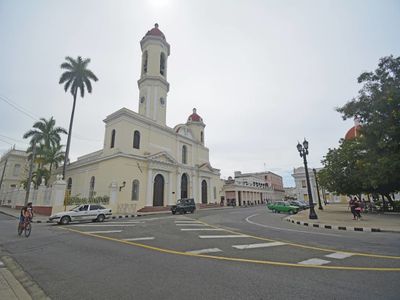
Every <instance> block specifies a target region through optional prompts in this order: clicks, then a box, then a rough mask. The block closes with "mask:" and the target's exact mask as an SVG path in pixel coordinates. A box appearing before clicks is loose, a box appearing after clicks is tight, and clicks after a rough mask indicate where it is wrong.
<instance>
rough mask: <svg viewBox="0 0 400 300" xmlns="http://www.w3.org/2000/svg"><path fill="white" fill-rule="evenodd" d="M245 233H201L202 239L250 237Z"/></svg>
mask: <svg viewBox="0 0 400 300" xmlns="http://www.w3.org/2000/svg"><path fill="white" fill-rule="evenodd" d="M248 237H249V236H248V235H245V234H232V235H199V238H201V239H229V238H248Z"/></svg>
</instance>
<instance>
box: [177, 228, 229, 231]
mask: <svg viewBox="0 0 400 300" xmlns="http://www.w3.org/2000/svg"><path fill="white" fill-rule="evenodd" d="M224 230H225V229H220V228H181V231H224Z"/></svg>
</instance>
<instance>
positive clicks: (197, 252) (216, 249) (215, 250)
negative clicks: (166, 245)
mask: <svg viewBox="0 0 400 300" xmlns="http://www.w3.org/2000/svg"><path fill="white" fill-rule="evenodd" d="M215 252H222V250H221V249H218V248H210V249H202V250H194V251H186V253H192V254H204V253H215Z"/></svg>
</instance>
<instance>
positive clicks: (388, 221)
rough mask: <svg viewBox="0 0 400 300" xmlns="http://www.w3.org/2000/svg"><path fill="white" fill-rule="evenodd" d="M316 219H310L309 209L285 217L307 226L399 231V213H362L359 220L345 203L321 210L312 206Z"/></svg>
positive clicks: (351, 229) (327, 206)
mask: <svg viewBox="0 0 400 300" xmlns="http://www.w3.org/2000/svg"><path fill="white" fill-rule="evenodd" d="M314 209H315V212H316V214H317V215H318V219H317V220H310V219H309V217H308V215H309V210H308V209H306V210H304V211H301V212H299V213H298V214H296V215H293V216H289V217H287V218H286V220H287V221H289V222H291V223H294V224H298V225H303V226H309V227H317V228H325V229H336V230H347V231H369V232H398V233H400V213H384V214H382V213H362V218H361V220H353V215H352V214H351V212H350V210H349V209H348V206H347V204H328V205H326V206H324V209H323V210H319V209H318V205H317V206H315V207H314Z"/></svg>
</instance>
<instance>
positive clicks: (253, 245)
mask: <svg viewBox="0 0 400 300" xmlns="http://www.w3.org/2000/svg"><path fill="white" fill-rule="evenodd" d="M282 245H286V244H285V243H281V242H272V243H261V244H248V245H233V246H232V247H233V248H236V249H239V250H245V249H255V248H265V247H274V246H282Z"/></svg>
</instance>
